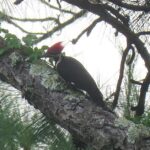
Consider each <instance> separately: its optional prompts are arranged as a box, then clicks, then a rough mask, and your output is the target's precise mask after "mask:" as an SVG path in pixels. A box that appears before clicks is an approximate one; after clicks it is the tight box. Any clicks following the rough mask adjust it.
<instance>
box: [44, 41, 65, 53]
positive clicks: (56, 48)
mask: <svg viewBox="0 0 150 150" xmlns="http://www.w3.org/2000/svg"><path fill="white" fill-rule="evenodd" d="M63 48H64V46H63V45H62V42H57V43H55V44H54V45H52V46H51V47H49V48H48V50H47V53H48V54H54V55H55V54H60V53H61V52H62V50H63Z"/></svg>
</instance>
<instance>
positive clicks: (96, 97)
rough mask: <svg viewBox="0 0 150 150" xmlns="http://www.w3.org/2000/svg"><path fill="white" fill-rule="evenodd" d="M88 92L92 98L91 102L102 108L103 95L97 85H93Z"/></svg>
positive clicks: (103, 106)
mask: <svg viewBox="0 0 150 150" xmlns="http://www.w3.org/2000/svg"><path fill="white" fill-rule="evenodd" d="M87 92H88V94H89V95H90V97H91V98H92V100H93V102H94V103H96V104H97V105H99V106H101V107H102V108H105V107H106V104H105V102H104V101H103V95H102V93H101V92H100V90H99V89H98V87H95V88H94V89H89V90H88V91H87Z"/></svg>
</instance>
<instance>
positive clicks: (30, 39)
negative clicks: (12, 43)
mask: <svg viewBox="0 0 150 150" xmlns="http://www.w3.org/2000/svg"><path fill="white" fill-rule="evenodd" d="M37 39H38V38H37V37H36V35H35V34H34V35H33V34H28V35H27V36H25V37H23V38H22V40H23V42H24V43H25V44H26V46H32V45H33V44H34V43H35V42H36V40H37Z"/></svg>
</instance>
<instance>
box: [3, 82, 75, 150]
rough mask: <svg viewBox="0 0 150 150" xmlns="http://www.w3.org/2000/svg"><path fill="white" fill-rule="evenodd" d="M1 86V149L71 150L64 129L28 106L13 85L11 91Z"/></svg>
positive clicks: (69, 140) (71, 146) (67, 135)
mask: <svg viewBox="0 0 150 150" xmlns="http://www.w3.org/2000/svg"><path fill="white" fill-rule="evenodd" d="M4 87H5V88H4ZM0 88H1V91H0V104H1V105H0V120H1V121H0V150H3V149H7V150H17V149H21V148H22V149H26V150H31V149H32V150H37V149H42V150H60V149H62V150H74V148H73V145H72V142H71V138H70V135H69V134H68V132H67V131H66V130H64V129H62V128H60V127H59V126H58V125H56V124H55V123H54V122H53V121H52V120H47V119H46V118H45V117H44V116H43V115H42V114H41V113H40V112H37V111H36V110H35V109H33V108H31V107H29V105H28V106H27V103H26V104H25V103H24V101H23V100H22V99H21V98H20V97H18V94H17V92H16V91H14V89H13V90H12V89H11V90H12V92H13V93H15V95H12V94H10V92H8V91H9V90H10V88H8V87H7V86H6V85H3V84H2V83H0ZM2 88H4V89H3V90H2ZM6 89H7V90H6ZM20 101H21V102H20ZM22 105H23V106H22ZM21 108H22V110H21V111H20V109H21ZM27 108H28V109H27Z"/></svg>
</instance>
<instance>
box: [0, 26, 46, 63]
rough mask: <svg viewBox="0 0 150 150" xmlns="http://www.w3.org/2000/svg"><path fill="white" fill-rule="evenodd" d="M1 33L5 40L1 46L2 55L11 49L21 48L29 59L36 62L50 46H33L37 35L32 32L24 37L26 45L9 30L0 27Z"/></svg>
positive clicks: (0, 53)
mask: <svg viewBox="0 0 150 150" xmlns="http://www.w3.org/2000/svg"><path fill="white" fill-rule="evenodd" d="M0 35H1V38H2V39H3V40H4V42H5V44H4V46H3V47H0V56H2V55H3V54H4V53H5V52H7V51H9V50H11V49H16V50H21V51H22V52H23V54H25V56H26V57H28V58H27V59H26V60H27V61H29V62H35V61H37V60H38V59H39V58H40V57H41V55H42V53H43V52H44V50H46V49H47V48H48V46H42V48H38V47H33V44H34V43H35V41H36V40H37V37H36V36H35V35H32V34H28V35H27V36H25V37H23V38H22V41H23V42H24V43H25V45H22V43H21V40H20V39H18V38H17V36H16V35H14V34H11V33H9V32H8V30H5V29H2V28H0Z"/></svg>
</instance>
